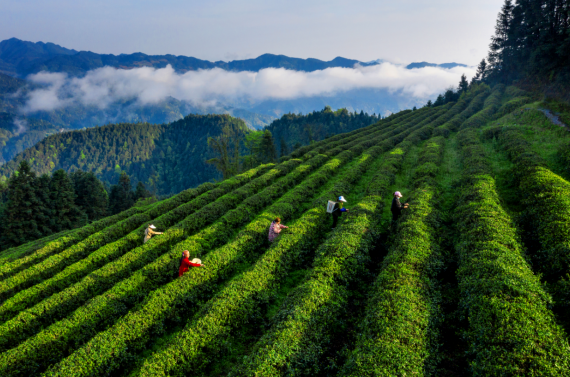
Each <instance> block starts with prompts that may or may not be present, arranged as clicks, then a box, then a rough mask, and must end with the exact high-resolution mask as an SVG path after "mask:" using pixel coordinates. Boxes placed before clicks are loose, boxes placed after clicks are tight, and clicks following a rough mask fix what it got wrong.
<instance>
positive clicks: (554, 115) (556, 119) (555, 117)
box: [538, 109, 570, 131]
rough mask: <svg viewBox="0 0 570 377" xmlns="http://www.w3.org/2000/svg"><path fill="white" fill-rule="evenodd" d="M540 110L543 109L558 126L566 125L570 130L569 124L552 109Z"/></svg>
mask: <svg viewBox="0 0 570 377" xmlns="http://www.w3.org/2000/svg"><path fill="white" fill-rule="evenodd" d="M538 110H540V111H542V112H543V113H544V115H546V117H547V118H548V119H550V121H551V122H552V123H554V124H556V125H557V126H560V127H564V128H566V130H568V131H570V127H568V125H567V124H565V123H564V122H562V121H561V120H560V118H558V115H556V114H554V113H552V112H551V111H550V110H547V109H538Z"/></svg>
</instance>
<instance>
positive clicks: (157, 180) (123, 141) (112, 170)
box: [0, 107, 378, 194]
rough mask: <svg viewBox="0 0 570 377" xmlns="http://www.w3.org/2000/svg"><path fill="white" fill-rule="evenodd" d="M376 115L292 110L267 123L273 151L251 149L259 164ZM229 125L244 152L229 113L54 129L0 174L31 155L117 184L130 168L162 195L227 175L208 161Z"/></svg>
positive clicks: (40, 162)
mask: <svg viewBox="0 0 570 377" xmlns="http://www.w3.org/2000/svg"><path fill="white" fill-rule="evenodd" d="M376 121H378V117H377V116H375V115H372V116H371V115H368V114H365V113H363V112H361V113H349V112H348V111H346V109H341V110H338V111H336V112H333V111H331V109H330V108H329V107H327V108H325V109H324V110H322V111H316V112H313V113H310V114H308V115H295V114H287V115H284V116H283V117H282V118H281V119H279V120H277V121H275V122H274V123H273V124H272V125H271V126H270V127H268V130H269V131H270V132H272V133H274V135H273V137H272V138H271V143H273V144H274V146H273V150H274V151H275V152H270V153H269V155H265V152H266V151H260V150H259V148H258V146H257V145H250V146H249V147H250V149H254V151H249V153H250V154H251V153H257V154H262V155H264V157H263V158H261V159H257V160H256V161H257V163H261V162H268V161H275V160H276V159H277V158H278V157H279V156H280V155H283V154H287V153H288V152H290V151H291V150H293V149H294V148H295V147H299V146H302V145H307V144H310V143H311V142H315V141H319V140H322V139H324V138H325V137H327V136H332V135H335V134H338V133H342V132H347V131H352V130H355V129H357V128H361V127H364V126H368V125H370V124H372V123H375V122H376ZM224 127H229V128H230V129H231V130H232V132H233V131H237V132H233V134H235V135H241V136H240V137H241V138H242V140H241V141H240V144H241V145H240V151H241V152H242V153H243V154H245V153H246V151H245V147H246V146H245V139H243V137H244V136H245V135H246V134H249V133H252V131H251V130H249V129H248V128H247V127H246V125H245V123H244V122H243V121H242V120H240V119H238V118H233V117H231V116H229V115H188V116H186V117H185V118H184V119H182V120H179V121H175V122H172V123H169V124H162V125H156V124H149V123H120V124H112V125H107V126H102V127H94V128H89V129H85V130H80V131H71V132H64V133H57V134H54V135H51V136H48V137H47V138H45V139H44V140H42V141H40V142H39V143H37V144H36V145H34V146H33V147H31V148H28V149H26V150H25V151H23V152H22V153H19V154H18V155H17V156H16V157H15V158H14V159H13V160H12V161H10V162H9V163H7V164H5V165H3V166H2V167H0V178H1V179H6V178H8V177H9V176H10V175H12V174H13V173H14V171H15V170H16V169H17V166H18V165H19V163H20V161H22V160H28V161H29V162H30V164H31V167H32V170H34V171H36V172H37V173H38V174H44V173H51V172H53V171H55V170H57V169H64V170H65V171H67V172H72V171H74V170H85V171H92V172H94V173H95V174H96V176H97V177H98V178H99V179H101V180H102V181H104V182H106V183H107V184H116V183H117V181H118V179H119V176H120V173H121V171H125V172H126V173H127V174H128V175H129V177H130V179H131V181H132V183H133V185H136V184H137V182H143V183H144V184H145V186H146V187H147V188H148V189H149V190H150V191H151V192H154V193H157V194H171V193H178V192H180V191H182V190H185V189H187V188H189V187H195V186H197V185H199V184H201V183H204V182H207V181H212V180H213V179H219V178H221V177H222V176H221V175H220V172H219V171H218V170H216V168H215V167H214V166H213V165H210V164H207V163H206V160H208V159H211V158H214V157H217V156H218V155H217V154H216V153H214V151H213V150H212V149H210V148H209V147H208V138H209V137H216V136H219V135H220V134H221V133H222V130H223V129H224ZM232 132H229V133H230V134H231V133H232ZM262 133H263V132H259V136H261V134H262ZM257 141H259V142H261V140H257ZM251 162H252V161H248V164H250V163H251ZM248 166H250V165H248Z"/></svg>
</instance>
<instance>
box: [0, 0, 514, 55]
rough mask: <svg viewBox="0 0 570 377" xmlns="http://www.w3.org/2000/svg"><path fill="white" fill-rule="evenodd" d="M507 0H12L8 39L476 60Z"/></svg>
mask: <svg viewBox="0 0 570 377" xmlns="http://www.w3.org/2000/svg"><path fill="white" fill-rule="evenodd" d="M502 3H503V1H502V0H431V1H424V0H398V1H394V0H388V1H387V0H351V1H346V0H345V1H341V0H327V1H324V0H290V1H268V0H250V1H232V0H209V1H204V0H200V1H195V0H161V1H149V0H136V1H135V0H97V1H85V0H2V1H1V2H0V40H4V39H8V38H12V37H16V38H19V39H22V40H27V41H32V42H38V41H43V42H53V43H56V44H59V45H61V46H63V47H67V48H72V49H76V50H89V51H93V52H97V53H106V54H109V53H111V54H120V53H126V54H128V53H134V52H143V53H146V54H152V55H162V54H174V55H186V56H193V57H196V58H200V59H206V60H211V61H216V60H224V61H230V60H236V59H247V58H254V57H257V56H259V55H261V54H264V53H272V54H283V55H287V56H292V57H299V58H309V57H311V58H317V59H322V60H331V59H334V58H335V57H337V56H342V57H345V58H350V59H357V60H360V61H370V60H375V59H385V60H388V61H390V62H394V63H410V62H414V61H429V62H433V63H446V62H458V63H463V64H468V65H472V66H474V65H476V64H477V63H478V62H479V61H481V59H483V58H484V57H485V56H486V55H487V50H488V45H489V41H490V37H491V35H493V32H494V25H495V20H496V17H497V14H498V12H499V10H500V8H501V5H502Z"/></svg>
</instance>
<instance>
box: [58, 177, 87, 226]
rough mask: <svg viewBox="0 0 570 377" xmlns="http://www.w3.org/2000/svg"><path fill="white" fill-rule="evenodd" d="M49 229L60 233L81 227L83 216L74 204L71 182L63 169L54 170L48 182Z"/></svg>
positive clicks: (73, 191)
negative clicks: (49, 200)
mask: <svg viewBox="0 0 570 377" xmlns="http://www.w3.org/2000/svg"><path fill="white" fill-rule="evenodd" d="M50 199H51V202H50V207H51V229H52V230H53V231H54V232H61V231H63V230H67V229H73V228H75V227H77V226H80V225H83V223H84V219H85V214H84V213H82V212H81V210H80V209H79V207H78V206H77V205H76V204H75V190H74V188H73V182H72V181H71V179H70V178H69V176H68V175H67V173H66V172H65V171H64V170H63V169H59V170H56V171H55V172H54V173H53V175H52V177H51V182H50Z"/></svg>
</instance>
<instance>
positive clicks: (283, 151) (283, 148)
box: [279, 136, 288, 157]
mask: <svg viewBox="0 0 570 377" xmlns="http://www.w3.org/2000/svg"><path fill="white" fill-rule="evenodd" d="M279 143H280V144H281V145H280V146H281V150H280V152H281V153H280V156H281V157H283V156H286V155H287V153H288V149H287V143H285V139H284V138H283V136H281V138H280V140H279Z"/></svg>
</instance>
